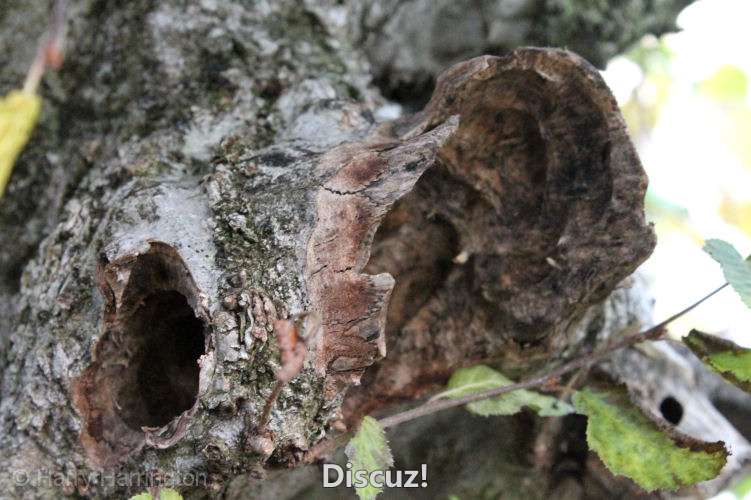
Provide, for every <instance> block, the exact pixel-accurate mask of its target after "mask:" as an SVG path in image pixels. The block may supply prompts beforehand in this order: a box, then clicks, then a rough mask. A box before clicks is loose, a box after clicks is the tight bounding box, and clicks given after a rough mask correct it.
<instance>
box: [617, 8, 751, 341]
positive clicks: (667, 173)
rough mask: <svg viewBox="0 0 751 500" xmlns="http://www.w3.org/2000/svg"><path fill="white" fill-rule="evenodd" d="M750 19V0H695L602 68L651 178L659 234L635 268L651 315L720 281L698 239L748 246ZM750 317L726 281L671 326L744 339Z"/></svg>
mask: <svg viewBox="0 0 751 500" xmlns="http://www.w3.org/2000/svg"><path fill="white" fill-rule="evenodd" d="M749 21H751V1H749V0H700V1H698V2H696V3H694V4H692V5H690V6H689V7H687V8H686V9H685V10H683V12H682V13H681V14H680V16H679V18H678V25H679V27H680V28H681V31H680V32H678V33H672V34H668V35H664V36H661V37H659V38H656V37H654V36H648V37H645V38H644V39H642V40H641V41H640V42H639V43H638V44H637V46H636V47H635V48H633V49H632V50H630V51H629V52H627V53H626V54H625V55H623V56H618V57H616V58H614V59H612V60H611V61H610V62H609V63H608V65H607V68H606V70H605V71H604V72H603V75H604V77H605V79H606V81H607V82H608V84H609V85H610V87H611V89H612V90H613V93H614V94H615V96H616V98H617V99H618V102H619V104H620V106H621V108H622V110H623V113H624V116H625V118H626V121H627V124H628V127H629V129H630V131H631V135H632V137H633V140H634V143H635V145H636V147H637V149H638V150H639V153H640V155H641V159H642V162H643V163H644V167H645V169H646V171H647V173H648V175H649V179H650V186H649V191H648V195H647V217H648V219H649V220H651V221H652V222H654V223H655V229H656V231H657V237H658V243H657V248H656V249H655V252H654V254H653V255H652V257H651V258H650V259H649V260H648V261H647V262H646V263H645V264H644V265H643V266H642V271H643V273H644V275H645V276H646V277H647V279H648V281H649V286H650V289H651V291H652V293H653V294H654V298H655V312H654V314H655V320H657V321H660V320H662V319H664V318H666V317H668V316H670V315H671V314H673V313H675V312H677V311H679V310H681V309H683V308H684V307H685V306H687V305H689V304H690V303H692V302H694V301H695V300H697V299H698V298H700V297H702V296H703V295H704V294H706V293H708V292H709V291H711V290H712V289H714V288H715V287H717V286H718V285H720V284H722V283H723V282H724V278H723V276H722V272H721V271H720V268H719V266H718V265H717V264H716V263H715V262H714V261H713V260H712V259H711V258H709V257H708V255H707V254H705V253H704V252H703V251H702V244H703V241H704V239H706V238H722V239H725V240H727V241H728V242H730V243H732V244H733V245H735V247H736V248H737V249H738V250H739V251H740V252H741V253H742V254H743V255H744V256H745V255H748V254H749V253H751V88H749V79H750V78H751V52H750V49H751V29H749ZM749 325H751V311H749V309H747V308H746V307H745V306H744V305H743V304H742V302H741V301H740V299H739V298H738V296H737V295H735V292H733V291H732V290H730V289H726V290H724V291H723V292H721V293H720V294H719V295H718V296H716V297H714V298H713V299H711V300H710V301H709V302H707V303H705V304H704V305H702V306H701V307H699V308H698V309H696V310H695V311H693V312H692V313H690V314H689V315H687V316H685V317H683V318H682V319H681V320H680V321H676V322H675V323H673V324H672V325H671V326H670V333H671V335H673V336H675V337H680V336H683V335H685V334H687V333H688V331H689V330H690V329H691V328H698V329H700V330H703V331H706V332H708V333H714V334H722V335H723V336H725V337H727V338H729V339H731V340H733V341H735V342H737V343H739V344H741V345H744V346H748V347H751V333H750V332H749Z"/></svg>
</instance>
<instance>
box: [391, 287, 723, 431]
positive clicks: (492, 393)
mask: <svg viewBox="0 0 751 500" xmlns="http://www.w3.org/2000/svg"><path fill="white" fill-rule="evenodd" d="M726 286H728V284H727V283H725V284H724V285H722V286H721V287H719V288H717V289H715V290H714V291H713V292H711V293H709V294H708V295H705V296H704V297H702V298H701V299H700V300H698V301H696V302H694V303H693V304H691V305H690V306H688V307H687V308H685V309H684V310H682V311H680V312H678V313H676V314H673V315H672V316H670V317H669V318H667V319H666V320H664V321H662V322H660V323H658V324H656V325H655V326H653V327H651V328H649V329H647V330H644V331H642V332H639V333H635V334H632V335H626V336H624V337H622V338H620V339H618V340H616V341H615V342H612V343H611V344H609V345H607V346H605V347H604V348H602V349H601V350H599V351H597V352H593V353H588V354H586V355H583V356H580V357H578V358H574V359H572V360H571V361H569V362H568V363H564V364H563V365H561V366H559V367H558V368H556V369H555V370H553V371H550V372H548V373H545V374H542V375H538V376H535V377H532V378H530V379H529V380H525V381H522V382H517V383H515V384H510V385H504V386H503V387H496V388H494V389H488V390H486V391H481V392H476V393H473V394H467V395H466V396H462V397H459V398H456V399H441V400H433V401H428V402H427V403H425V404H422V405H420V406H418V407H416V408H413V409H411V410H407V411H404V412H401V413H397V414H395V415H391V416H389V417H385V418H382V419H381V420H379V423H380V424H381V426H382V427H383V428H387V427H394V426H395V425H399V424H401V423H404V422H408V421H410V420H414V419H416V418H420V417H423V416H425V415H430V414H432V413H436V412H439V411H441V410H447V409H449V408H455V407H457V406H464V405H466V404H467V403H473V402H475V401H480V400H483V399H488V398H492V397H496V396H501V395H503V394H508V393H509V392H514V391H518V390H520V389H531V388H534V387H540V386H543V385H546V384H549V383H550V382H551V381H553V380H556V379H558V378H560V377H562V376H563V375H566V374H567V373H569V372H572V371H574V370H577V369H581V368H586V367H589V366H592V365H594V364H595V363H599V362H600V361H602V360H604V359H606V358H608V357H610V356H611V355H612V354H613V353H614V352H616V351H618V350H620V349H623V348H624V347H630V346H632V345H634V344H638V343H640V342H644V341H647V340H657V339H659V338H660V337H661V336H662V335H663V334H664V333H665V327H666V326H667V325H668V324H669V323H671V322H673V321H675V320H676V319H678V318H680V317H681V316H683V315H685V314H686V313H688V312H689V311H691V310H693V309H694V308H696V307H697V306H699V305H700V304H702V303H703V302H704V301H706V300H707V299H709V298H710V297H712V296H714V295H715V294H717V293H718V292H719V291H720V290H722V289H723V288H725V287H726Z"/></svg>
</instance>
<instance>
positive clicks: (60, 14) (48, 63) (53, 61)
mask: <svg viewBox="0 0 751 500" xmlns="http://www.w3.org/2000/svg"><path fill="white" fill-rule="evenodd" d="M64 45H65V0H55V3H54V5H53V6H52V15H51V16H50V22H49V28H48V29H47V33H45V35H44V37H43V38H42V40H41V41H40V42H39V46H38V47H37V53H36V56H35V57H34V62H33V63H31V67H30V68H29V72H28V74H27V75H26V81H25V82H24V84H23V91H24V92H26V93H27V94H34V93H35V92H36V89H37V87H38V86H39V82H40V81H41V79H42V75H44V71H45V70H46V69H47V68H48V67H52V68H54V69H59V68H60V66H62V64H63V48H64Z"/></svg>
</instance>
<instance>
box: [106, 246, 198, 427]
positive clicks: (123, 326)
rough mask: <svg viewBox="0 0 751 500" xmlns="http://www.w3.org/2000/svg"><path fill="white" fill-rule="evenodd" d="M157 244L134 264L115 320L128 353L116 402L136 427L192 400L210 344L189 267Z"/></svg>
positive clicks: (162, 419)
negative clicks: (200, 362)
mask: <svg viewBox="0 0 751 500" xmlns="http://www.w3.org/2000/svg"><path fill="white" fill-rule="evenodd" d="M152 249H155V250H156V251H152V252H148V253H145V254H142V255H139V256H138V257H137V258H136V260H135V262H134V263H133V264H132V266H131V269H130V276H129V279H128V284H127V286H126V287H125V289H124V291H123V298H122V305H121V307H120V308H119V311H118V314H117V319H116V321H115V325H114V327H115V328H116V329H117V330H118V333H119V336H120V338H121V339H122V342H123V348H124V351H125V354H126V355H127V359H126V360H124V361H125V363H124V366H123V372H122V373H120V374H119V376H118V377H117V378H116V379H114V380H113V382H116V383H117V384H118V387H117V390H116V394H117V408H118V413H119V415H120V416H121V418H122V419H123V420H124V421H125V422H126V423H127V425H128V426H130V427H131V428H133V429H140V428H141V427H161V426H163V425H166V424H167V423H169V421H170V420H172V419H174V418H175V417H177V416H178V415H180V414H181V413H182V412H184V411H185V410H188V409H190V408H191V407H192V406H193V404H194V403H195V400H196V395H197V393H198V376H199V365H198V359H199V357H200V356H201V355H202V354H204V350H205V347H204V345H205V336H204V325H203V322H202V321H201V320H200V319H199V318H198V317H197V315H196V312H195V311H194V309H193V306H192V305H191V303H190V302H189V300H188V297H191V298H192V301H193V303H195V285H194V284H193V281H192V278H191V277H190V274H189V273H188V270H187V269H186V267H185V265H184V264H183V262H182V259H180V258H179V256H178V255H177V254H176V253H175V252H174V251H172V250H171V248H169V247H161V246H159V245H157V246H152Z"/></svg>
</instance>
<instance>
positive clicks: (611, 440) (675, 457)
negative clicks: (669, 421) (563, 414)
mask: <svg viewBox="0 0 751 500" xmlns="http://www.w3.org/2000/svg"><path fill="white" fill-rule="evenodd" d="M573 401H574V406H576V409H577V410H579V411H580V412H581V413H583V414H584V415H586V416H587V444H588V445H589V448H590V449H591V450H593V451H594V452H596V453H597V454H598V455H599V456H600V459H602V461H603V462H604V463H605V465H606V466H607V468H608V469H610V471H611V472H612V473H613V474H620V475H624V476H627V477H629V478H631V479H632V480H634V481H635V482H636V483H637V484H638V485H639V486H641V487H642V488H644V489H645V490H647V491H654V490H657V489H666V490H676V489H678V488H680V487H681V486H687V485H692V484H696V483H698V482H701V481H707V480H709V479H712V478H714V477H716V476H717V475H718V474H719V473H720V470H721V469H722V467H723V466H724V465H725V462H726V461H727V456H728V452H727V450H726V449H725V446H724V443H722V442H717V443H704V442H701V441H698V440H695V439H692V438H690V437H688V436H685V435H683V434H679V433H677V432H676V431H675V430H673V429H670V428H668V427H665V426H663V427H660V426H658V425H657V424H655V423H654V422H653V421H651V420H650V419H649V418H647V417H646V416H645V415H644V414H643V413H642V412H641V411H640V410H639V409H638V408H636V407H635V406H634V405H633V404H631V402H630V401H629V398H628V394H627V393H626V391H624V390H619V389H613V390H609V391H608V392H602V391H593V390H589V389H583V390H580V391H579V392H577V393H576V394H574V397H573Z"/></svg>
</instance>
